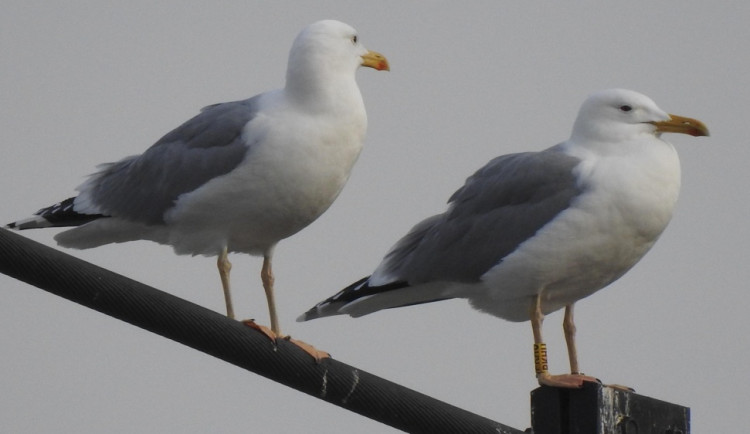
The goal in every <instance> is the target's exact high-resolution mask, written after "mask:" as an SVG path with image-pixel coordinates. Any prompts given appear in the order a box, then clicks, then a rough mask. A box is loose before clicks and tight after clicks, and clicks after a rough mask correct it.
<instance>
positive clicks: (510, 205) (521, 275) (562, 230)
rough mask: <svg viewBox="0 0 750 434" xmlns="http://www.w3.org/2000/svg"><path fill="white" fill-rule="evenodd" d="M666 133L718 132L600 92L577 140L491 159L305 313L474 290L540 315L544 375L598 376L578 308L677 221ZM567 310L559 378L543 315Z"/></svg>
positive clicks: (673, 160)
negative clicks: (552, 367)
mask: <svg viewBox="0 0 750 434" xmlns="http://www.w3.org/2000/svg"><path fill="white" fill-rule="evenodd" d="M665 132H673V133H684V134H690V135H693V136H707V135H708V129H707V128H706V126H705V125H703V123H701V122H700V121H697V120H695V119H690V118H685V117H680V116H675V115H670V114H667V113H665V112H664V111H662V110H661V109H660V108H659V107H657V106H656V104H655V103H654V102H653V101H652V100H651V99H649V98H648V97H646V96H644V95H642V94H639V93H637V92H633V91H629V90H623V89H611V90H604V91H600V92H597V93H594V94H593V95H591V96H590V97H589V98H588V99H587V100H586V101H585V102H584V103H583V105H582V107H581V109H580V112H579V114H578V118H577V119H576V121H575V124H574V125H573V132H572V134H571V137H570V139H568V140H567V141H565V142H563V143H560V144H558V145H556V146H553V147H551V148H549V149H546V150H544V151H541V152H524V153H519V154H510V155H504V156H501V157H497V158H495V159H493V160H492V161H490V162H489V163H488V164H487V165H486V166H484V167H483V168H481V169H479V171H477V172H476V173H475V174H474V175H473V176H471V177H470V178H468V179H467V180H466V184H464V186H463V187H461V188H460V189H459V190H458V191H456V192H455V193H454V194H453V196H451V197H450V199H449V204H450V205H449V207H448V210H447V211H446V212H444V213H443V214H439V215H436V216H433V217H430V218H428V219H426V220H423V221H422V222H420V223H419V224H417V225H416V226H414V228H412V230H411V231H410V232H409V233H408V234H407V235H406V236H405V237H403V238H402V239H401V240H399V241H398V242H397V243H396V244H395V246H393V247H392V248H391V250H390V252H389V253H388V254H387V255H386V256H385V258H384V259H383V261H382V262H381V263H380V265H379V266H378V267H377V268H376V269H375V271H374V272H373V273H372V275H371V276H369V277H366V278H364V279H362V280H360V281H358V282H355V283H354V284H352V285H350V286H349V287H347V288H345V289H344V290H342V291H340V292H339V293H337V294H336V295H334V296H332V297H330V298H328V299H327V300H325V301H323V302H321V303H319V304H318V305H316V306H315V307H313V308H312V309H310V310H309V311H308V312H307V313H305V314H304V315H302V316H300V317H299V318H298V319H297V320H298V321H307V320H310V319H314V318H319V317H324V316H330V315H340V314H347V315H351V316H353V317H359V316H362V315H366V314H369V313H372V312H375V311H378V310H381V309H387V308H393V307H401V306H409V305H413V304H419V303H428V302H432V301H438V300H445V299H450V298H466V299H468V300H469V303H470V304H471V305H472V306H473V307H474V308H476V309H478V310H480V311H482V312H486V313H489V314H491V315H494V316H497V317H500V318H503V319H506V320H509V321H527V320H531V327H532V331H533V334H534V354H535V371H536V373H537V379H538V381H539V383H540V384H544V385H551V386H558V387H580V386H581V385H582V384H583V381H594V380H595V379H593V378H592V377H587V376H584V375H582V374H581V373H580V371H579V368H578V360H577V356H576V345H575V326H574V323H573V306H574V304H575V302H576V301H578V300H580V299H582V298H584V297H586V296H589V295H591V294H593V293H594V292H596V291H598V290H599V289H601V288H603V287H605V286H607V285H609V284H610V283H612V282H613V281H615V280H617V279H618V278H619V277H620V276H622V275H623V274H624V273H625V272H627V271H628V270H629V269H630V268H631V267H632V266H633V265H635V263H636V262H638V260H639V259H641V258H642V257H643V255H645V254H646V252H647V251H648V250H649V249H650V248H651V246H653V244H654V243H655V242H656V240H657V238H659V235H661V233H662V231H663V230H664V228H665V227H666V226H667V224H668V223H669V220H670V218H671V217H672V210H673V208H674V205H675V202H676V201H677V196H678V193H679V190H680V162H679V159H678V157H677V152H676V151H675V149H674V148H673V147H672V145H671V144H670V143H668V142H666V141H664V140H663V139H661V137H660V136H661V133H665ZM562 308H565V316H564V320H563V329H564V331H565V337H566V342H567V347H568V355H569V359H570V369H571V374H570V375H550V373H549V372H548V370H547V354H546V347H545V344H544V341H543V339H542V321H543V319H544V315H546V314H549V313H550V312H554V311H556V310H558V309H562Z"/></svg>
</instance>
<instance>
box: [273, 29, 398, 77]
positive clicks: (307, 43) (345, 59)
mask: <svg viewBox="0 0 750 434" xmlns="http://www.w3.org/2000/svg"><path fill="white" fill-rule="evenodd" d="M360 66H365V67H369V68H374V69H377V70H386V71H387V70H389V69H390V67H389V65H388V60H387V59H386V58H385V56H383V55H382V54H380V53H378V52H375V51H370V50H368V49H367V48H365V46H364V45H362V43H361V42H360V38H359V35H358V34H357V31H356V30H355V29H354V28H353V27H352V26H350V25H348V24H345V23H342V22H340V21H336V20H323V21H317V22H315V23H312V24H310V25H308V26H307V27H305V28H304V29H303V30H302V31H301V32H300V33H299V35H297V38H296V39H295V40H294V43H293V44H292V49H291V51H290V52H289V66H288V71H287V80H289V79H290V78H292V77H293V76H297V75H299V76H302V77H307V78H308V79H309V78H310V77H311V76H318V75H321V74H323V75H326V76H331V77H335V76H339V75H340V74H347V75H350V76H353V75H354V72H355V71H356V70H357V68H358V67H360Z"/></svg>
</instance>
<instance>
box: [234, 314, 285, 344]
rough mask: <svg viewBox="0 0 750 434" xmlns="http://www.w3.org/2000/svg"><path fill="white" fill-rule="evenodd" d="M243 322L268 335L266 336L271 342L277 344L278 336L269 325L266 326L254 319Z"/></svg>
mask: <svg viewBox="0 0 750 434" xmlns="http://www.w3.org/2000/svg"><path fill="white" fill-rule="evenodd" d="M242 324H244V325H246V326H248V327H250V328H251V329H255V330H258V331H259V332H261V333H263V334H264V335H266V337H267V338H268V339H270V340H271V342H273V343H274V345H276V337H277V336H276V333H274V332H273V330H271V329H269V328H268V327H266V326H264V325H260V324H258V323H256V322H255V320H254V319H246V320H243V321H242Z"/></svg>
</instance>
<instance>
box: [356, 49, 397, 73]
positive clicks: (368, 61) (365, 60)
mask: <svg viewBox="0 0 750 434" xmlns="http://www.w3.org/2000/svg"><path fill="white" fill-rule="evenodd" d="M362 66H367V67H368V68H375V69H377V70H378V71H390V70H391V67H390V66H389V65H388V59H386V58H385V56H383V55H382V54H380V53H378V52H377V51H368V52H367V53H366V54H365V55H363V56H362Z"/></svg>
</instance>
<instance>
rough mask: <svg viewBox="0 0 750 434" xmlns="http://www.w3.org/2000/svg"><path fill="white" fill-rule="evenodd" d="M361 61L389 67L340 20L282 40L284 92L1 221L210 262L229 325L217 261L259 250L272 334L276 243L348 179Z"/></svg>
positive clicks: (224, 270) (205, 118) (360, 121)
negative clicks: (156, 247)
mask: <svg viewBox="0 0 750 434" xmlns="http://www.w3.org/2000/svg"><path fill="white" fill-rule="evenodd" d="M360 66H366V67H370V68H374V69H377V70H388V69H389V66H388V61H387V60H386V58H385V57H384V56H383V55H381V54H379V53H377V52H374V51H369V50H367V49H366V48H365V47H364V46H363V45H362V44H361V43H360V41H359V39H358V35H357V31H356V30H355V29H353V28H352V27H350V26H349V25H347V24H344V23H341V22H338V21H333V20H325V21H319V22H316V23H313V24H310V25H309V26H307V27H306V28H305V29H303V30H302V32H300V34H299V35H298V36H297V38H296V39H295V40H294V43H293V44H292V48H291V51H290V53H289V63H288V66H287V72H286V84H285V86H284V88H282V89H278V90H273V91H269V92H265V93H262V94H259V95H256V96H254V97H252V98H249V99H246V100H243V101H234V102H227V103H221V104H215V105H211V106H208V107H206V108H204V109H203V110H202V111H201V112H200V114H198V115H197V116H195V117H193V118H192V119H190V120H188V121H187V122H185V123H184V124H182V125H180V126H179V127H177V128H176V129H174V130H172V131H171V132H169V133H168V134H167V135H165V136H164V137H162V138H161V139H159V141H157V142H156V143H155V144H154V145H153V146H151V147H150V148H148V149H147V150H146V152H144V153H143V154H141V155H137V156H132V157H127V158H125V159H123V160H120V161H118V162H116V163H109V164H105V165H102V166H101V167H100V168H99V169H100V171H99V172H97V173H95V174H93V175H92V176H91V177H90V178H89V179H88V180H87V181H86V182H85V183H83V184H82V185H80V186H79V187H78V188H77V190H78V196H76V197H73V198H70V199H67V200H65V201H63V202H60V203H58V204H56V205H53V206H51V207H48V208H44V209H42V210H39V211H38V212H37V213H36V215H35V216H34V217H31V218H29V219H26V220H22V221H18V222H15V223H11V224H9V225H8V226H9V227H14V228H16V229H30V228H42V227H53V226H77V227H76V228H74V229H70V230H67V231H65V232H61V233H59V234H58V235H57V236H55V240H56V241H57V242H58V243H59V244H60V245H62V246H64V247H72V248H77V249H88V248H92V247H97V246H101V245H104V244H109V243H121V242H126V241H134V240H151V241H155V242H157V243H161V244H167V245H171V246H172V247H173V248H174V251H175V253H177V254H180V255H182V254H190V255H204V256H214V255H216V256H218V268H219V273H220V276H221V282H222V286H223V289H224V296H225V299H226V308H227V315H228V316H229V317H231V318H234V311H233V307H232V300H231V295H230V290H229V271H230V268H231V264H230V262H229V260H228V259H227V254H228V253H233V252H238V253H247V254H251V255H263V268H262V271H261V278H262V282H263V288H264V289H265V292H266V297H267V300H268V309H269V314H270V320H271V329H272V330H273V333H274V334H275V335H277V336H278V335H280V334H281V330H280V327H279V320H278V316H277V314H276V308H275V303H274V293H273V282H274V277H273V272H272V269H271V258H272V255H273V251H274V247H275V246H276V244H277V243H278V242H279V241H280V240H282V239H284V238H287V237H289V236H291V235H294V234H295V233H297V232H298V231H300V230H301V229H303V228H304V227H306V226H307V225H309V224H310V223H312V222H313V221H314V220H315V219H316V218H318V217H319V216H320V215H321V214H322V213H323V212H324V211H325V210H326V209H328V207H329V206H330V205H331V203H333V201H334V200H335V199H336V197H337V196H338V194H339V192H340V191H341V189H342V188H343V187H344V184H345V183H346V181H347V179H348V178H349V173H350V171H351V169H352V166H353V165H354V163H355V161H356V160H357V157H358V156H359V153H360V151H361V149H362V144H363V141H364V138H365V131H366V129H367V116H366V113H365V106H364V103H363V101H362V95H361V94H360V91H359V87H358V86H357V83H356V81H355V72H356V70H357V68H359V67H360Z"/></svg>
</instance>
